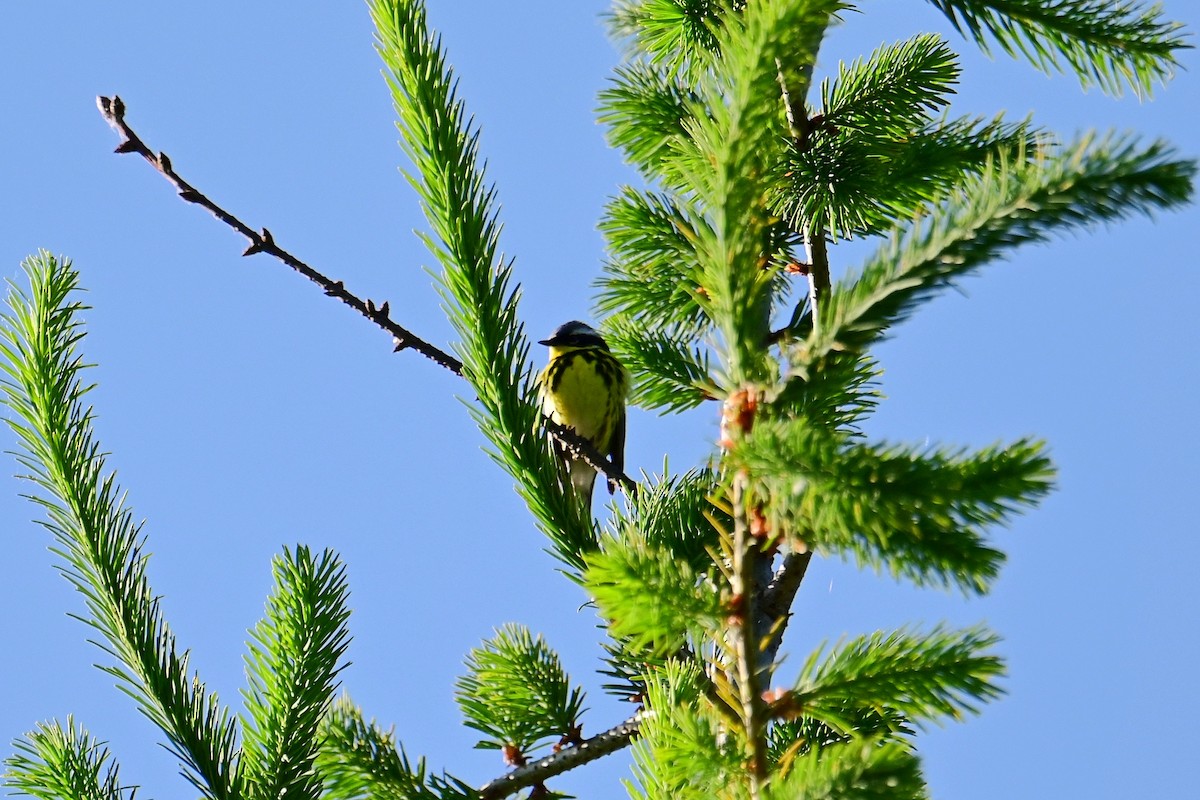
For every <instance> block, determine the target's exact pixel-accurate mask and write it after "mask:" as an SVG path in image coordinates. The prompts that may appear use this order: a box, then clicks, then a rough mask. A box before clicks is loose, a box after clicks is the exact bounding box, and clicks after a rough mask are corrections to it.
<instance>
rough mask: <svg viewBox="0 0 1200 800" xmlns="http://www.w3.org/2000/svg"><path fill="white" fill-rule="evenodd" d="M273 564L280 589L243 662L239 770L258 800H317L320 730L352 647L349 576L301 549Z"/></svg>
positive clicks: (327, 555)
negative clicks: (244, 679)
mask: <svg viewBox="0 0 1200 800" xmlns="http://www.w3.org/2000/svg"><path fill="white" fill-rule="evenodd" d="M273 567H274V570H273V571H274V573H275V589H274V591H273V592H272V593H271V597H270V598H269V599H268V600H267V614H266V616H265V617H264V618H263V619H262V620H260V621H259V623H258V625H256V626H255V628H254V630H253V631H252V632H251V633H252V639H251V641H250V652H249V654H248V655H247V657H246V673H247V675H248V676H249V679H250V688H249V691H247V692H246V693H245V694H246V720H247V723H248V724H247V725H246V726H245V728H244V731H245V740H246V741H245V745H244V747H243V750H242V770H243V773H244V775H245V778H246V784H247V792H248V796H249V797H250V798H253V800H274V799H275V798H281V797H287V798H298V799H299V800H317V799H318V798H319V797H320V795H321V779H320V776H319V775H318V774H317V772H316V771H315V770H314V769H313V762H314V761H315V759H316V756H317V749H318V748H317V727H318V725H319V724H320V721H321V718H322V717H323V716H324V715H325V712H326V710H327V709H328V707H329V704H330V701H331V700H332V698H333V693H334V691H336V689H337V685H336V680H337V675H338V673H339V672H340V671H341V669H342V667H344V666H345V664H344V663H343V662H342V656H343V654H344V653H345V651H346V647H347V645H349V643H350V633H349V631H348V630H347V628H346V621H347V619H348V618H349V616H350V611H349V609H348V608H347V600H348V597H349V589H348V587H347V584H346V572H345V568H344V567H343V566H342V564H341V562H340V561H339V560H338V559H337V557H336V556H335V555H334V554H333V553H332V552H330V551H328V550H326V551H325V552H323V553H321V554H319V555H314V554H313V553H312V552H311V551H310V550H309V549H308V548H307V547H304V546H299V547H297V548H296V549H295V551H294V552H293V551H291V550H287V549H285V550H284V552H283V555H281V556H277V557H276V558H275V560H274V564H273Z"/></svg>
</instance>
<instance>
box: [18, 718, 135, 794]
mask: <svg viewBox="0 0 1200 800" xmlns="http://www.w3.org/2000/svg"><path fill="white" fill-rule="evenodd" d="M15 745H16V748H17V752H16V753H15V754H13V755H11V756H9V757H8V758H6V759H5V760H4V764H5V766H7V767H8V772H7V773H6V774H5V775H4V776H3V777H4V782H5V784H6V786H7V787H8V788H9V789H12V790H13V792H14V793H15V794H27V795H29V796H30V797H36V798H38V800H133V797H134V792H135V791H136V790H135V788H133V787H125V786H122V785H121V777H120V771H119V769H118V767H117V764H116V762H115V761H113V760H112V758H111V755H110V753H109V751H108V748H107V747H105V746H104V742H100V741H97V740H96V738H95V737H93V736H92V735H91V734H90V733H88V732H87V731H86V730H84V729H83V728H82V727H76V725H75V720H74V719H72V718H71V717H67V724H66V727H64V726H62V725H61V724H59V723H58V722H50V723H45V724H41V725H38V727H37V729H36V730H34V731H31V732H30V733H27V734H25V736H24V737H22V738H20V739H18V740H17V741H16V742H15Z"/></svg>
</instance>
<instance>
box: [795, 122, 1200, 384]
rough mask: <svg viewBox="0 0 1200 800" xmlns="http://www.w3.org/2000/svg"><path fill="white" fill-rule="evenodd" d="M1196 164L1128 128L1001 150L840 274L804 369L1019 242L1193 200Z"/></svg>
mask: <svg viewBox="0 0 1200 800" xmlns="http://www.w3.org/2000/svg"><path fill="white" fill-rule="evenodd" d="M1195 173H1196V162H1194V161H1191V160H1185V159H1180V158H1178V157H1177V156H1176V155H1175V153H1174V151H1173V150H1172V148H1171V147H1170V146H1169V145H1167V144H1166V143H1164V142H1161V141H1160V142H1153V143H1151V144H1149V145H1143V144H1141V143H1139V142H1138V141H1136V140H1135V139H1133V138H1131V137H1128V136H1111V135H1110V136H1107V137H1102V138H1098V139H1097V138H1094V137H1091V136H1089V137H1085V138H1083V139H1081V140H1079V141H1076V142H1073V143H1071V144H1067V145H1063V146H1062V147H1059V148H1055V150H1054V152H1053V154H1052V155H1046V156H1043V157H1041V158H1036V159H1026V158H1008V157H1003V156H1001V157H997V158H995V159H993V160H992V161H991V163H990V164H989V165H988V166H987V168H986V169H984V170H983V171H981V172H980V173H979V174H978V175H976V176H973V177H970V178H968V179H966V180H965V181H964V185H963V186H962V187H961V189H960V191H959V192H958V193H957V196H956V197H954V198H953V199H949V200H946V201H945V202H943V203H941V204H940V205H939V206H938V207H937V208H935V209H932V210H931V211H932V213H931V214H929V215H928V216H926V217H925V218H924V219H923V220H921V221H919V222H917V223H915V224H913V225H906V226H904V227H902V228H898V229H897V231H896V233H894V234H893V236H892V238H891V240H890V241H889V242H888V243H887V244H885V245H884V246H883V247H881V248H880V250H879V251H878V252H877V253H876V254H875V255H874V256H873V257H872V258H871V259H870V260H869V261H868V262H867V264H866V266H865V267H863V269H862V270H861V272H858V273H856V274H852V275H849V276H847V277H846V278H844V279H843V280H841V281H839V282H838V284H837V286H835V287H834V291H833V292H832V294H831V295H830V302H829V305H828V307H827V308H826V309H824V311H825V317H826V324H825V325H824V326H823V327H822V329H821V330H819V331H815V332H814V333H813V334H811V335H810V336H809V338H808V340H807V341H806V342H804V343H803V345H802V346H801V347H799V348H798V349H797V351H796V360H795V363H794V368H795V370H796V374H797V375H798V376H804V375H807V374H808V372H809V369H810V367H811V366H813V365H817V364H819V362H820V360H821V359H823V358H825V357H826V356H828V355H829V354H830V353H833V352H835V351H839V350H854V351H857V350H862V349H864V348H866V347H867V346H869V345H870V344H871V343H873V342H874V341H876V340H878V339H880V338H881V337H883V336H884V335H886V333H887V332H888V330H889V329H890V328H891V327H892V326H893V325H895V324H896V323H898V322H900V321H902V320H904V319H905V318H906V317H908V315H909V314H911V313H912V312H913V311H915V310H916V308H917V307H918V306H919V305H920V304H921V303H922V302H924V301H925V300H928V299H929V298H930V297H932V296H934V295H936V294H938V293H939V292H941V291H942V290H943V289H945V288H946V287H947V286H949V285H951V284H952V282H953V281H954V280H955V279H957V278H960V277H963V276H965V275H967V274H970V273H971V272H974V271H975V270H977V269H979V268H980V267H982V266H983V265H984V264H986V263H989V262H991V261H995V260H997V259H999V258H1001V257H1003V256H1005V255H1007V254H1008V253H1009V252H1011V251H1012V250H1013V249H1014V248H1016V247H1017V246H1018V245H1022V244H1028V243H1032V242H1041V241H1044V240H1046V239H1047V238H1049V236H1050V235H1051V234H1054V233H1060V232H1066V231H1071V230H1077V229H1080V228H1086V227H1091V226H1093V225H1096V224H1097V223H1100V222H1108V221H1112V220H1116V219H1122V218H1125V217H1128V216H1132V215H1134V214H1145V215H1150V214H1153V213H1154V212H1156V211H1159V210H1163V209H1171V208H1176V207H1179V206H1182V205H1184V204H1186V203H1187V202H1189V201H1190V199H1191V196H1192V191H1193V181H1194V178H1195Z"/></svg>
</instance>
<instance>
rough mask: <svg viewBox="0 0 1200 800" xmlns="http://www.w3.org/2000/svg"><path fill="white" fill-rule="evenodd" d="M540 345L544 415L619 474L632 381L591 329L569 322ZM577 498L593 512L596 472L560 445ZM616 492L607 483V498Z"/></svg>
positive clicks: (539, 380) (581, 324)
mask: <svg viewBox="0 0 1200 800" xmlns="http://www.w3.org/2000/svg"><path fill="white" fill-rule="evenodd" d="M538 344H543V345H545V346H546V347H549V348H550V360H549V363H547V364H546V368H545V369H543V370H542V372H541V374H539V375H538V379H537V384H538V397H539V401H540V403H541V406H542V413H543V414H545V415H546V416H547V417H549V418H550V419H551V420H553V421H554V422H557V423H559V424H560V425H563V426H565V427H567V428H571V429H572V430H574V431H575V433H577V434H578V435H579V436H581V437H582V438H584V439H587V440H588V441H589V442H590V443H591V444H592V446H593V447H595V448H596V450H597V451H598V452H600V453H601V454H603V455H605V456H607V457H608V458H609V460H610V461H611V462H612V465H613V466H614V467H616V469H617V471H618V472H621V471H623V470H624V468H625V397H626V395H627V394H628V392H629V375H628V373H627V372H626V371H625V367H624V366H622V365H621V362H620V361H618V360H617V359H616V358H615V357H614V356H613V354H612V353H611V352H610V351H609V349H608V343H607V342H605V341H604V337H603V336H601V335H600V334H599V333H597V332H596V331H595V329H593V328H592V327H591V326H590V325H588V324H586V323H583V322H580V321H579V320H571V321H570V322H564V323H563V324H562V325H559V326H558V327H557V328H555V330H554V333H552V334H550V337H549V338H547V339H542V340H541V341H539V342H538ZM556 449H557V450H558V451H559V454H560V455H561V457H562V458H563V460H564V463H565V464H566V467H567V472H568V475H569V477H570V485H571V487H572V489H573V491H574V492H575V494H576V496H577V497H579V498H581V500H582V501H583V502H584V503H585V504H586V505H588V506H589V507H590V505H591V499H592V488H593V486H594V484H595V482H596V470H595V469H594V468H593V467H591V466H589V465H588V463H587V462H586V461H584V460H583V459H581V458H574V457H572V456H571V454H570V453H569V452H567V451H566V450H565V448H563V447H561V446H557V445H556ZM614 488H615V484H614V482H613V481H612V480H611V479H610V480H609V482H608V491H609V494H612V492H613V490H614Z"/></svg>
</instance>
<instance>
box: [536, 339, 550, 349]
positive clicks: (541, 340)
mask: <svg viewBox="0 0 1200 800" xmlns="http://www.w3.org/2000/svg"><path fill="white" fill-rule="evenodd" d="M538 344H544V345H546V347H550V346H551V345H553V344H554V339H553V338H551V339H539V340H538Z"/></svg>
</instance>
